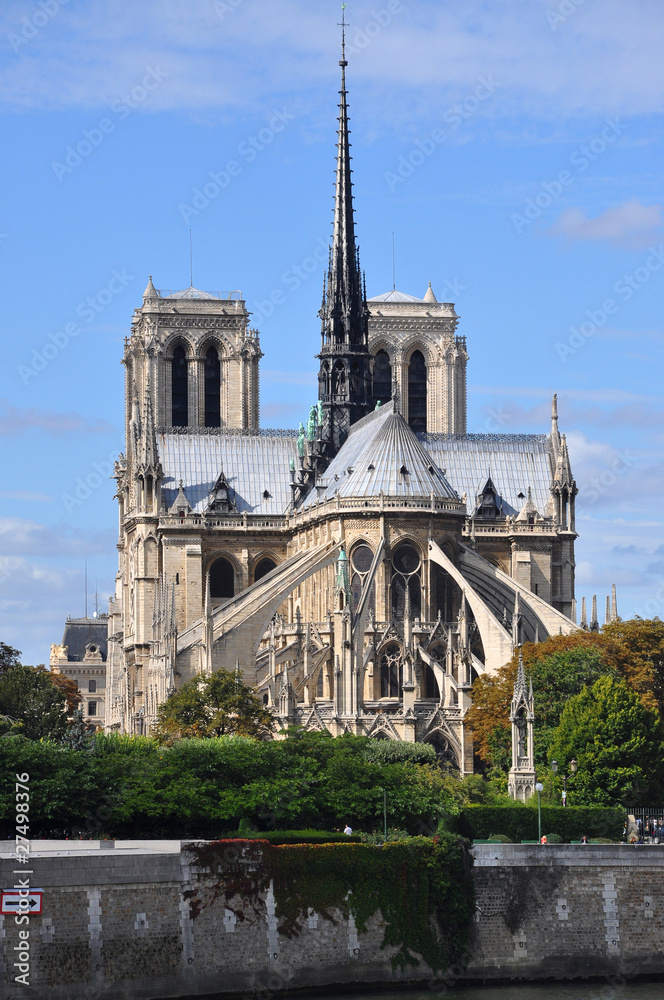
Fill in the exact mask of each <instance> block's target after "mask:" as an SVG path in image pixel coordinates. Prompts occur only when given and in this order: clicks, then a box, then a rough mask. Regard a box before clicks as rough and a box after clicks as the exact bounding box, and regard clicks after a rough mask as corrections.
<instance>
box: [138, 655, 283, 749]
mask: <svg viewBox="0 0 664 1000" xmlns="http://www.w3.org/2000/svg"><path fill="white" fill-rule="evenodd" d="M273 728H274V719H273V716H272V714H271V713H270V712H269V711H268V710H267V709H266V708H264V707H263V705H262V704H261V701H260V699H259V698H258V696H257V694H256V692H255V691H254V689H253V688H250V687H247V685H246V684H243V682H242V675H241V674H240V673H239V672H238V671H230V670H217V671H216V672H215V673H214V674H212V675H211V676H209V677H208V676H206V675H205V674H197V675H196V677H194V678H193V679H192V680H190V681H188V682H187V683H186V684H183V685H182V687H181V688H180V689H179V691H175V692H174V693H173V694H172V695H171V696H170V698H168V699H167V700H166V701H165V702H164V703H163V705H161V706H160V708H159V711H158V714H157V726H156V728H155V735H156V736H157V737H158V738H159V739H160V740H164V741H166V742H170V741H173V740H176V739H182V738H183V737H184V738H194V739H200V738H206V737H210V736H254V737H265V736H267V735H268V734H269V733H270V732H271V731H272V729H273Z"/></svg>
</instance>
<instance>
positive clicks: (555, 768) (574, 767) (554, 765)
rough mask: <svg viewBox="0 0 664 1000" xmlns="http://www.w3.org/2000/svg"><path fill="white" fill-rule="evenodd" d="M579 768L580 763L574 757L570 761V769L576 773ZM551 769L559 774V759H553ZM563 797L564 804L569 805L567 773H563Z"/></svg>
mask: <svg viewBox="0 0 664 1000" xmlns="http://www.w3.org/2000/svg"><path fill="white" fill-rule="evenodd" d="M578 768H579V765H578V764H577V762H576V758H575V757H572V759H571V761H570V762H569V769H570V771H571V773H572V774H576V772H577V770H578ZM551 770H552V771H553V773H554V774H558V761H557V760H552V761H551ZM562 797H563V806H566V805H567V774H563V796H562Z"/></svg>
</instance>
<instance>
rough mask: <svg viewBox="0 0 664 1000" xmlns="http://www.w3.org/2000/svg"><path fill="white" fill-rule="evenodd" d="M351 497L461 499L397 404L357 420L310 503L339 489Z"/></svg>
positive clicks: (333, 494) (307, 502)
mask: <svg viewBox="0 0 664 1000" xmlns="http://www.w3.org/2000/svg"><path fill="white" fill-rule="evenodd" d="M337 492H338V493H339V495H340V496H345V497H373V498H376V497H378V496H379V495H380V493H383V494H384V495H385V496H401V497H408V496H412V497H429V496H431V494H432V493H433V494H434V496H436V497H444V498H447V499H450V500H453V499H457V495H456V493H455V492H454V489H453V488H452V486H450V484H449V482H448V481H447V479H446V478H445V476H444V475H443V473H442V472H441V470H440V469H439V468H438V467H437V466H436V464H435V462H434V460H433V459H432V457H431V455H429V454H428V453H427V451H426V450H425V449H424V448H423V447H422V445H421V444H420V442H419V441H418V440H417V438H416V436H415V434H414V433H413V431H412V430H411V429H410V427H409V426H408V424H407V423H406V421H405V420H404V418H403V417H402V416H401V414H400V413H399V411H398V410H397V409H396V407H395V404H394V402H390V403H387V404H386V405H385V406H381V407H380V408H379V409H378V410H375V411H374V412H373V413H370V414H369V415H368V416H366V417H364V419H363V420H358V422H357V423H356V424H353V426H352V427H351V430H350V434H349V435H348V438H347V440H346V442H345V443H344V445H343V446H342V448H341V450H340V451H339V452H338V454H337V455H336V456H335V458H334V459H333V460H332V462H331V463H330V465H329V466H328V468H327V469H326V471H325V475H324V476H323V478H322V479H321V480H320V482H319V484H317V486H316V487H315V488H314V490H313V491H312V492H311V493H310V494H309V496H308V497H307V499H306V500H305V502H304V507H307V506H310V505H311V504H312V503H315V501H316V500H317V499H330V498H332V497H334V496H335V494H336V493H337Z"/></svg>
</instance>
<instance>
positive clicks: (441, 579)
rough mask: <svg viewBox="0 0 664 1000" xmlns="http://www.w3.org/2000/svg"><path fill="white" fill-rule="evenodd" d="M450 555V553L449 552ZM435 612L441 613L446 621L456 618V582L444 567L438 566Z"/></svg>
mask: <svg viewBox="0 0 664 1000" xmlns="http://www.w3.org/2000/svg"><path fill="white" fill-rule="evenodd" d="M448 555H449V553H448ZM433 582H434V588H435V605H434V608H435V612H436V614H440V617H441V618H442V619H443V621H444V622H451V621H452V620H453V618H454V582H453V580H452V578H451V576H450V575H449V573H447V572H446V571H445V570H444V569H442V567H440V566H437V567H436V572H435V574H434V581H433Z"/></svg>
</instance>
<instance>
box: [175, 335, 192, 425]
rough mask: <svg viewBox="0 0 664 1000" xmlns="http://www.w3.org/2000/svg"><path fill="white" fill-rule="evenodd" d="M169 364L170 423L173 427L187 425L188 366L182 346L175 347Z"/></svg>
mask: <svg viewBox="0 0 664 1000" xmlns="http://www.w3.org/2000/svg"><path fill="white" fill-rule="evenodd" d="M171 364H172V368H171V376H172V378H171V390H172V393H171V394H172V400H173V415H172V425H173V427H187V426H188V424H189V383H188V376H189V366H188V364H187V356H186V354H185V353H184V347H176V348H175V350H174V351H173V361H172V363H171Z"/></svg>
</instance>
